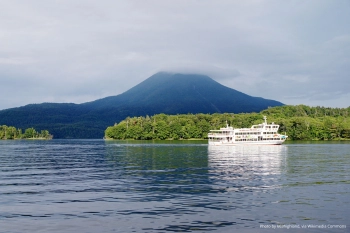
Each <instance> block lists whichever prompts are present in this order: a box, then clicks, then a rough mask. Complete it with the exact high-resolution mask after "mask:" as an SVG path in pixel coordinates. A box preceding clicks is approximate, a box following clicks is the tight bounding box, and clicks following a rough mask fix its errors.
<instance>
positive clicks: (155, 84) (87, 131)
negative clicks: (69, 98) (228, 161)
mask: <svg viewBox="0 0 350 233" xmlns="http://www.w3.org/2000/svg"><path fill="white" fill-rule="evenodd" d="M281 105H283V104H282V103H280V102H278V101H274V100H268V99H263V98H260V97H252V96H249V95H246V94H244V93H242V92H239V91H236V90H234V89H231V88H228V87H226V86H223V85H221V84H219V83H218V82H216V81H214V80H213V79H211V78H209V77H208V76H204V75H196V74H174V73H165V72H160V73H157V74H155V75H153V76H151V77H149V78H148V79H146V80H145V81H143V82H141V83H140V84H138V85H136V86H135V87H133V88H131V89H129V90H128V91H126V92H124V93H122V94H120V95H117V96H110V97H106V98H103V99H98V100H95V101H92V102H87V103H83V104H71V103H43V104H29V105H26V106H23V107H18V108H11V109H5V110H2V111H0V125H2V124H4V125H14V126H16V127H18V128H29V127H34V128H36V129H37V130H41V129H47V130H49V131H50V133H52V134H53V135H54V138H102V137H103V135H104V130H105V129H106V127H107V126H110V125H113V124H114V123H116V122H119V121H121V120H123V119H125V118H126V117H128V116H130V117H132V116H146V115H154V114H157V113H165V114H186V113H193V114H195V113H224V112H229V113H242V112H247V113H249V112H260V111H261V110H264V109H266V108H268V107H274V106H281Z"/></svg>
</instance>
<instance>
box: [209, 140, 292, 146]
mask: <svg viewBox="0 0 350 233" xmlns="http://www.w3.org/2000/svg"><path fill="white" fill-rule="evenodd" d="M284 141H285V140H266V141H265V140H264V141H239V142H235V141H230V142H227V141H226V142H225V141H220V142H208V145H209V146H236V145H282V143H283V142H284Z"/></svg>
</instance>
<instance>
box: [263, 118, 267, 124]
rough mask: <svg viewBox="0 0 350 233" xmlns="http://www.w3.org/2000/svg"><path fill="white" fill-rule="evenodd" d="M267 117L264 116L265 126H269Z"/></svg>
mask: <svg viewBox="0 0 350 233" xmlns="http://www.w3.org/2000/svg"><path fill="white" fill-rule="evenodd" d="M266 119H267V117H266V116H264V121H265V125H267V121H266Z"/></svg>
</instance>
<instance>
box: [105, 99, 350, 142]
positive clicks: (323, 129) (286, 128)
mask: <svg viewBox="0 0 350 233" xmlns="http://www.w3.org/2000/svg"><path fill="white" fill-rule="evenodd" d="M263 116H267V119H268V122H274V123H276V124H279V125H280V129H279V130H280V132H281V133H286V134H287V135H288V136H289V137H288V140H337V139H338V140H340V139H350V107H349V108H324V107H308V106H305V105H297V106H280V107H273V108H268V109H266V110H263V111H261V112H260V113H240V114H231V113H224V114H219V113H214V114H178V115H166V114H157V115H154V116H151V117H149V116H146V117H133V118H130V117H127V118H126V119H125V120H123V121H121V122H120V123H119V124H115V125H114V126H110V127H108V128H107V129H106V131H105V138H107V139H136V140H139V139H141V140H152V139H156V140H164V139H173V140H181V139H192V138H194V139H207V134H208V132H209V130H210V129H219V128H220V127H225V126H226V122H227V123H228V124H229V125H231V126H233V127H235V128H249V127H251V126H252V125H253V124H260V123H262V121H263Z"/></svg>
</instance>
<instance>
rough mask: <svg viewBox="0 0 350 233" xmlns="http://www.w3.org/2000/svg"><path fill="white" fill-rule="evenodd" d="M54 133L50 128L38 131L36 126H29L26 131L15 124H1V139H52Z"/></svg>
mask: <svg viewBox="0 0 350 233" xmlns="http://www.w3.org/2000/svg"><path fill="white" fill-rule="evenodd" d="M52 137H53V136H52V135H51V134H50V133H49V131H48V130H41V131H40V132H38V131H36V130H35V129H34V128H28V129H26V130H25V131H24V133H23V131H22V129H17V128H16V127H14V126H7V125H2V126H0V140H11V139H12V140H13V139H46V140H47V139H52Z"/></svg>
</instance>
